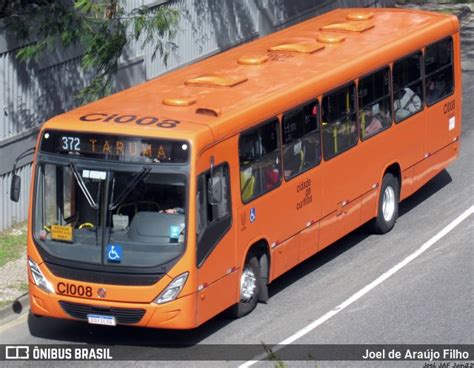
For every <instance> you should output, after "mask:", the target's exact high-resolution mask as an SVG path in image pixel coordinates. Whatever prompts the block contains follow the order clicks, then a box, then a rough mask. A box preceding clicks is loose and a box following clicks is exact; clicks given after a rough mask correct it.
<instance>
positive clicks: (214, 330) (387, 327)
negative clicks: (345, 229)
mask: <svg viewBox="0 0 474 368" xmlns="http://www.w3.org/2000/svg"><path fill="white" fill-rule="evenodd" d="M462 36H463V49H464V51H463V58H464V62H463V90H464V91H463V94H464V102H463V107H464V110H463V131H462V149H461V155H460V158H459V159H458V160H457V161H456V162H455V163H454V164H453V165H452V166H450V167H449V168H448V169H447V170H445V171H443V172H442V173H440V174H439V175H438V176H436V177H435V178H434V179H433V180H431V181H430V182H429V183H428V184H427V185H426V186H425V187H424V188H422V189H421V190H420V191H419V192H417V193H416V194H415V195H413V196H412V197H410V198H409V199H407V200H406V201H404V202H403V203H402V204H401V207H400V218H399V220H398V222H397V224H396V227H395V228H394V230H393V231H391V232H390V233H388V234H386V235H382V236H376V235H369V234H368V233H367V231H366V230H365V229H364V228H361V229H358V230H356V231H354V232H353V233H351V234H349V235H348V236H346V237H345V238H343V239H342V240H340V241H338V242H337V243H335V244H334V245H332V246H331V247H329V248H327V249H326V250H324V251H323V252H321V253H320V254H318V255H316V256H314V257H312V258H310V259H309V260H307V261H306V262H304V263H303V264H301V265H300V266H298V267H297V268H295V269H294V270H292V271H290V272H289V273H287V274H286V275H284V276H282V277H281V278H279V279H278V280H277V281H275V282H274V283H273V284H272V285H271V287H270V296H271V297H270V300H269V302H268V304H259V305H258V307H257V309H256V310H255V311H254V312H253V313H252V314H250V315H249V316H247V317H245V318H242V319H239V320H228V319H226V318H224V317H222V316H218V317H216V318H214V319H213V320H211V321H210V322H208V323H206V324H205V325H204V326H202V327H200V328H198V329H196V330H193V331H159V330H147V329H138V328H130V327H116V328H101V327H97V326H90V325H87V324H84V323H78V322H68V321H59V320H53V319H49V318H41V319H38V318H35V317H31V316H30V317H28V316H27V315H24V316H22V317H20V318H19V319H17V320H15V321H13V322H10V323H9V324H8V325H4V326H0V334H1V336H0V343H1V344H7V343H8V344H55V343H96V344H102V343H106V344H112V345H120V346H122V347H123V349H128V348H130V347H133V346H137V345H140V346H147V347H149V349H150V351H154V352H156V350H157V349H160V348H161V347H162V346H163V345H166V344H170V343H171V344H181V343H186V344H245V343H246V344H251V343H255V344H259V343H261V342H264V343H267V344H275V343H279V342H281V341H283V340H285V339H287V338H288V337H290V336H291V335H293V334H294V333H295V332H297V331H299V330H301V329H302V328H305V327H306V326H308V324H310V323H311V322H313V321H315V320H317V319H318V318H320V317H322V316H324V315H326V314H327V313H328V312H329V311H332V310H334V308H335V307H337V306H338V305H340V304H341V303H343V302H344V301H346V300H347V299H348V298H350V297H351V296H353V295H354V293H357V292H358V291H360V290H361V289H363V288H364V287H366V286H367V285H369V284H370V283H371V282H372V281H374V280H376V279H377V278H378V277H379V276H380V275H382V274H384V273H385V272H387V271H388V270H390V269H391V268H392V267H394V266H395V265H397V264H399V263H400V262H401V261H402V260H404V259H405V257H407V256H409V255H410V254H412V253H413V252H415V251H417V250H418V249H419V248H420V247H421V246H423V245H424V244H426V242H427V241H429V240H430V239H431V238H432V237H433V236H434V235H436V234H437V233H438V232H440V231H441V230H442V229H443V228H445V227H446V226H447V225H448V224H449V223H450V222H451V221H452V220H454V219H455V218H456V217H458V216H459V215H460V214H461V213H463V212H464V211H466V210H467V209H468V208H470V207H471V206H472V205H473V204H474V203H473V202H474V200H473V198H474V181H473V179H474V175H473V174H474V164H473V158H474V16H472V15H471V16H470V18H469V19H468V20H466V21H465V24H464V27H463V32H462ZM473 227H474V216H472V215H471V216H469V217H468V218H467V219H466V220H464V221H463V222H462V223H460V224H459V225H458V226H457V227H456V228H455V229H453V230H452V231H451V232H449V233H448V234H447V235H446V236H444V237H443V238H441V239H440V240H439V241H437V242H435V243H434V244H433V245H432V246H431V247H430V248H429V249H427V250H426V251H425V252H424V253H422V254H420V255H419V256H418V257H417V258H416V259H414V260H413V261H412V262H410V263H408V264H407V265H406V266H404V267H403V268H401V269H400V270H399V271H398V272H396V273H395V274H393V275H392V276H391V277H389V278H387V279H386V280H384V281H383V282H381V283H379V284H378V285H377V286H375V287H374V288H372V289H371V290H370V291H368V292H367V293H365V294H364V295H362V296H361V297H360V298H358V299H357V300H355V301H354V302H353V303H351V304H350V305H348V306H347V307H346V308H344V309H343V310H340V311H339V312H338V313H337V314H335V315H334V316H332V317H331V318H329V319H327V320H326V321H324V322H323V323H321V324H319V325H318V326H317V327H316V328H314V329H312V330H311V331H309V332H308V333H307V334H305V335H304V336H302V337H301V338H299V339H298V340H296V343H302V344H303V343H308V344H351V343H354V344H408V343H409V344H474V267H473V264H474V248H473V245H474V230H473ZM151 349H153V350H151ZM177 354H179V352H177ZM277 354H278V353H277ZM240 363H243V362H181V363H179V362H168V363H160V366H163V365H166V366H183V367H184V366H186V367H189V366H206V367H208V366H215V367H220V366H223V365H225V366H237V365H239V364H240ZM10 364H11V365H13V364H12V363H10ZM59 364H61V365H77V364H79V363H73V362H62V363H59V362H56V363H55V362H43V363H41V364H40V363H38V362H24V363H22V364H21V365H22V366H25V365H31V366H38V365H44V366H48V367H50V366H53V365H59ZM99 364H101V365H103V364H105V363H99ZM113 364H114V366H129V365H130V363H129V362H114V363H113ZM133 364H134V366H135V365H136V366H144V367H145V366H148V365H149V362H134V363H133ZM451 364H452V363H451ZM81 365H82V366H83V365H86V366H87V365H91V366H92V365H94V366H95V365H97V363H93V362H90V363H81ZM423 365H424V362H318V363H317V364H316V363H315V362H289V363H288V366H290V367H293V366H298V367H299V366H304V367H315V366H317V367H334V366H337V367H346V366H347V367H354V366H356V367H357V366H361V367H366V366H369V367H380V366H382V367H391V366H396V367H402V366H403V367H405V366H410V367H423ZM255 366H272V364H271V363H268V364H263V363H258V364H256V365H255ZM451 366H452V365H451Z"/></svg>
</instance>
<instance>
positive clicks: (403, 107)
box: [393, 87, 421, 121]
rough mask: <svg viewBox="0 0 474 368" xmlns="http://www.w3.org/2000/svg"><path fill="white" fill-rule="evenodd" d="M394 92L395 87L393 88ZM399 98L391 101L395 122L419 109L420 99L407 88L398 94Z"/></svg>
mask: <svg viewBox="0 0 474 368" xmlns="http://www.w3.org/2000/svg"><path fill="white" fill-rule="evenodd" d="M394 89H395V90H396V87H394ZM399 93H400V95H399V98H398V99H396V100H394V101H393V110H394V111H395V120H396V121H401V120H403V119H405V118H407V117H408V116H410V115H413V114H414V113H415V112H417V111H419V110H420V109H421V99H420V97H419V96H418V95H417V94H416V93H415V92H413V90H411V89H410V88H408V87H405V88H403V90H402V91H400V92H399Z"/></svg>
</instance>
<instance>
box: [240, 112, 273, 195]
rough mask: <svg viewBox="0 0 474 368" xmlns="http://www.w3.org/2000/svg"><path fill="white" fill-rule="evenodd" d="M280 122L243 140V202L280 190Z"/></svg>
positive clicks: (266, 126) (265, 127)
mask: <svg viewBox="0 0 474 368" xmlns="http://www.w3.org/2000/svg"><path fill="white" fill-rule="evenodd" d="M279 156H280V138H279V124H278V119H277V118H274V119H271V120H270V121H268V122H266V123H264V124H263V125H260V126H259V127H257V128H255V129H252V130H250V131H247V132H245V133H243V134H242V135H241V136H240V139H239V162H240V191H241V196H242V202H244V203H247V202H249V201H251V200H252V199H254V198H256V197H258V196H260V195H261V194H263V193H266V192H268V191H270V190H272V189H273V188H275V187H277V186H278V185H279V184H280V182H281V164H280V160H279Z"/></svg>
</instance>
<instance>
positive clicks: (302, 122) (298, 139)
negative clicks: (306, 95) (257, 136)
mask: <svg viewBox="0 0 474 368" xmlns="http://www.w3.org/2000/svg"><path fill="white" fill-rule="evenodd" d="M318 110H319V106H318V101H312V102H310V103H308V104H306V105H305V106H301V107H298V108H296V109H293V110H291V111H289V112H287V113H286V114H284V115H283V123H282V131H283V167H284V174H285V179H286V180H288V179H290V178H292V177H294V176H296V175H298V174H299V173H301V172H304V171H306V170H308V169H310V168H312V167H314V166H316V165H318V164H319V162H320V161H321V139H320V134H319V121H318Z"/></svg>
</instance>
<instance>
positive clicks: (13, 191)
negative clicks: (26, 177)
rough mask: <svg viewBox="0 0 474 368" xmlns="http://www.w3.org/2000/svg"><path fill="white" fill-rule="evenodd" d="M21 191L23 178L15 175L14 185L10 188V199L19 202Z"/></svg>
mask: <svg viewBox="0 0 474 368" xmlns="http://www.w3.org/2000/svg"><path fill="white" fill-rule="evenodd" d="M20 190H21V178H20V177H19V176H18V175H16V174H13V176H12V184H11V186H10V199H11V200H12V201H13V202H18V201H19V200H20Z"/></svg>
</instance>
